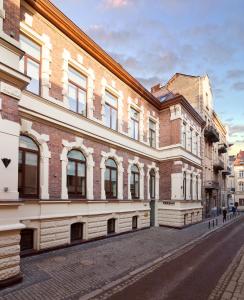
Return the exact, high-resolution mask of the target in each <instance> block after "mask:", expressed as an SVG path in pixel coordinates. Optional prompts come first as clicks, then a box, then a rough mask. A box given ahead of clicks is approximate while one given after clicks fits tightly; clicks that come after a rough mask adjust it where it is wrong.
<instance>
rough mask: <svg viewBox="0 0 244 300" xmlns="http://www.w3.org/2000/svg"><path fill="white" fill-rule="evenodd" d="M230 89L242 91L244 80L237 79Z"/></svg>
mask: <svg viewBox="0 0 244 300" xmlns="http://www.w3.org/2000/svg"><path fill="white" fill-rule="evenodd" d="M232 89H233V90H236V91H244V81H238V82H236V83H234V84H233V85H232Z"/></svg>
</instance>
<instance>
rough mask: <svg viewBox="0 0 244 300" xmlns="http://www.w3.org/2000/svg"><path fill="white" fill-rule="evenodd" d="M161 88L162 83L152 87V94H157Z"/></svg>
mask: <svg viewBox="0 0 244 300" xmlns="http://www.w3.org/2000/svg"><path fill="white" fill-rule="evenodd" d="M161 87H162V86H161V84H160V83H158V84H156V85H154V86H152V87H151V93H155V92H157V91H159V90H160V89H161Z"/></svg>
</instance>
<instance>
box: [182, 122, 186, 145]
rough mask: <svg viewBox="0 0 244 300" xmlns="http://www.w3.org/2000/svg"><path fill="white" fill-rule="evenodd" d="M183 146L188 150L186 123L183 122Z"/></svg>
mask: <svg viewBox="0 0 244 300" xmlns="http://www.w3.org/2000/svg"><path fill="white" fill-rule="evenodd" d="M182 145H183V147H184V148H186V123H185V122H183V126H182Z"/></svg>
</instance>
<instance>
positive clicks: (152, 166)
mask: <svg viewBox="0 0 244 300" xmlns="http://www.w3.org/2000/svg"><path fill="white" fill-rule="evenodd" d="M152 169H154V170H155V174H156V175H155V179H156V182H155V200H159V178H160V175H159V168H158V167H156V164H155V162H152V164H151V165H147V199H148V200H150V188H149V187H150V171H151V170H152Z"/></svg>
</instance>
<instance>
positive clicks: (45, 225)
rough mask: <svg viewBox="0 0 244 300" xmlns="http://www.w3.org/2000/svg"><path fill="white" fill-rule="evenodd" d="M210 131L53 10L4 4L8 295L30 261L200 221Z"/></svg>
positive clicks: (0, 111)
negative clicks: (58, 250)
mask: <svg viewBox="0 0 244 300" xmlns="http://www.w3.org/2000/svg"><path fill="white" fill-rule="evenodd" d="M204 125H205V122H204V120H203V119H202V117H201V116H200V115H199V113H197V111H196V110H194V108H193V107H192V106H191V105H190V104H189V103H188V102H187V101H186V99H185V98H184V97H183V96H180V95H178V96H175V97H171V98H170V99H168V100H167V101H164V102H163V103H161V102H160V101H159V100H158V99H157V98H156V97H154V96H153V95H152V94H151V93H150V92H148V91H147V90H146V89H145V88H144V87H143V86H141V85H140V84H139V82H137V81H136V80H135V79H134V78H133V77H132V76H131V75H130V74H128V73H127V72H126V71H125V70H124V69H123V68H122V67H121V66H120V65H119V64H118V63H117V62H116V61H114V60H113V59H112V58H111V57H110V56H109V55H108V54H107V53H106V52H105V51H103V50H102V49H101V48H100V47H99V46H98V45H97V44H95V43H94V41H92V40H91V39H90V38H89V37H88V36H87V35H85V34H84V33H83V32H82V31H81V30H80V29H79V28H78V27H77V26H76V25H75V24H73V23H72V22H71V21H70V20H69V19H68V18H67V17H65V16H64V15H63V14H62V13H61V12H60V11H59V10H58V9H57V8H56V7H55V6H54V5H52V4H51V3H50V2H49V1H44V0H37V1H34V0H27V1H20V0H0V141H1V146H0V159H1V161H0V253H1V255H0V284H7V283H8V282H9V280H11V281H14V280H18V279H19V278H20V255H25V254H29V253H33V252H38V251H43V250H46V249H53V248H55V247H63V246H67V245H70V244H73V243H79V242H82V241H86V240H92V239H96V238H101V237H106V236H108V235H110V234H116V233H122V232H127V231H131V230H136V229H141V228H146V227H149V226H150V225H151V226H158V225H167V226H174V227H182V226H185V225H187V224H191V223H195V222H199V221H201V219H202V205H201V187H202V161H201V160H202V158H201V153H202V150H201V138H202V128H203V127H204ZM189 128H190V130H191V133H192V135H191V137H188V136H187V134H186V130H188V129H189Z"/></svg>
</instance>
